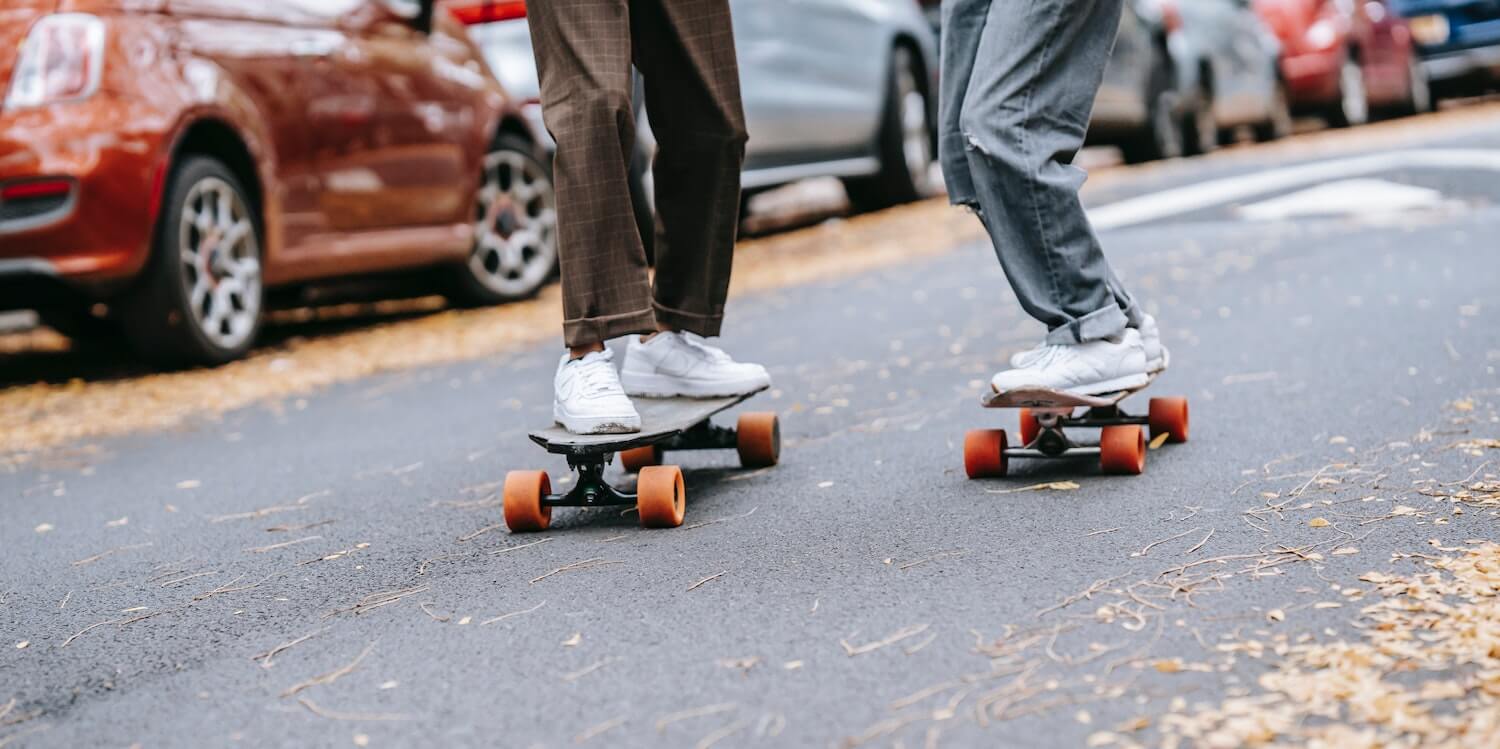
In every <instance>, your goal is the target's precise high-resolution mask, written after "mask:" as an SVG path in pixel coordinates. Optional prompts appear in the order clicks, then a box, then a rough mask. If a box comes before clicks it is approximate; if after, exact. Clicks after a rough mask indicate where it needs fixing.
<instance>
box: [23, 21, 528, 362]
mask: <svg viewBox="0 0 1500 749" xmlns="http://www.w3.org/2000/svg"><path fill="white" fill-rule="evenodd" d="M0 1H3V5H0V91H4V92H5V99H4V103H3V108H0V311H4V310H6V309H17V308H29V309H36V310H38V311H39V312H40V313H41V314H42V316H43V319H44V320H46V321H48V322H49V323H50V324H52V325H53V326H54V327H57V328H59V329H62V330H64V331H65V332H70V333H73V334H79V335H82V334H85V333H89V332H90V331H97V330H101V329H103V330H115V331H123V333H124V334H125V335H126V336H127V338H128V339H129V340H130V341H131V342H132V343H133V344H134V345H135V347H136V348H138V349H139V350H140V351H141V352H142V353H143V354H145V355H148V356H150V357H151V358H153V359H155V360H158V361H161V362H166V363H172V364H199V363H209V364H211V363H217V362H223V361H227V360H229V359H233V358H235V357H237V356H240V355H242V354H244V353H245V352H246V351H247V350H248V349H249V347H250V346H251V345H252V343H253V341H254V339H255V336H256V333H257V330H258V328H259V326H260V320H261V317H262V311H263V309H264V307H265V303H266V291H267V289H268V288H273V287H282V288H296V287H300V286H305V285H308V284H312V283H317V282H324V281H327V280H328V279H331V278H334V277H344V276H350V275H365V274H375V273H391V272H397V271H400V272H403V273H409V272H410V271H411V270H412V269H418V268H421V269H429V268H430V269H432V270H433V272H434V273H433V275H434V276H435V277H436V278H438V279H439V280H440V281H441V282H442V283H443V284H445V286H444V287H443V289H444V290H445V291H446V292H447V293H448V294H449V295H450V296H451V297H452V298H454V299H456V300H458V301H460V302H462V303H466V304H484V303H493V302H499V301H503V300H506V299H513V298H518V297H523V296H526V295H529V294H531V293H533V292H534V291H535V290H536V289H537V288H539V287H540V286H541V285H543V284H544V283H545V282H546V281H547V280H548V279H549V278H550V277H551V275H552V273H553V270H554V267H555V264H556V258H557V252H556V232H555V217H554V214H553V202H552V200H553V197H552V186H551V182H550V179H549V177H548V171H547V168H546V166H545V164H544V162H543V161H541V160H539V159H538V156H537V148H536V145H535V139H534V137H533V132H532V130H531V129H530V127H529V126H528V124H527V122H526V120H525V119H524V118H523V117H522V115H521V113H520V111H519V110H518V109H517V107H516V106H514V105H513V104H512V103H511V102H510V101H508V100H507V98H506V95H505V94H504V92H503V91H502V90H501V87H500V85H499V84H498V83H497V82H496V81H495V79H494V77H493V76H492V75H491V73H490V71H489V69H488V68H487V67H486V65H485V63H484V59H483V57H482V56H481V54H480V52H479V51H478V50H477V49H476V48H475V47H474V45H473V44H472V43H471V42H470V40H469V38H468V36H467V34H466V32H465V30H464V27H463V26H462V25H461V24H460V23H458V22H457V21H456V20H455V19H453V18H452V17H450V16H449V15H448V14H447V13H438V14H436V17H434V15H433V11H432V3H431V2H420V3H419V2H414V1H411V0H401V1H398V0H317V2H313V1H311V0H0Z"/></svg>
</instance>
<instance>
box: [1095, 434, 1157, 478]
mask: <svg viewBox="0 0 1500 749" xmlns="http://www.w3.org/2000/svg"><path fill="white" fill-rule="evenodd" d="M1099 465H1100V467H1102V468H1103V469H1104V472H1105V473H1122V474H1126V475H1130V476H1134V475H1136V474H1138V473H1140V472H1141V471H1144V470H1146V433H1145V432H1144V431H1143V430H1142V429H1141V428H1140V427H1139V426H1136V425H1134V424H1128V425H1124V426H1110V427H1104V429H1102V430H1100V432H1099Z"/></svg>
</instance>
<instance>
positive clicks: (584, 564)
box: [531, 557, 624, 584]
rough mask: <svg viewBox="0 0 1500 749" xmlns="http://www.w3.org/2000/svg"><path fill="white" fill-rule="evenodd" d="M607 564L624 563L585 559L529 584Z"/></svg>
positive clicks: (537, 578)
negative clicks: (564, 573)
mask: <svg viewBox="0 0 1500 749" xmlns="http://www.w3.org/2000/svg"><path fill="white" fill-rule="evenodd" d="M609 564H624V562H621V561H618V560H609V559H605V558H604V557H595V558H593V559H585V560H583V561H581V562H573V563H572V564H565V565H563V566H561V567H558V568H557V569H555V570H552V571H551V572H548V573H547V574H545V575H541V576H539V577H534V578H532V579H531V582H532V584H536V583H539V582H541V581H543V580H546V579H547V578H549V577H552V576H553V575H557V574H561V573H563V572H575V571H577V570H586V569H589V568H591V567H603V566H605V565H609Z"/></svg>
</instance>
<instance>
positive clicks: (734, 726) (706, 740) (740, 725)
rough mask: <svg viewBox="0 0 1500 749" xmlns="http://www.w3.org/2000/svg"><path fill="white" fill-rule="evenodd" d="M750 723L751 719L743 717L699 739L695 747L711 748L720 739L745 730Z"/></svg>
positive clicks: (698, 748) (696, 748) (701, 748)
mask: <svg viewBox="0 0 1500 749" xmlns="http://www.w3.org/2000/svg"><path fill="white" fill-rule="evenodd" d="M749 725H750V721H749V720H747V719H745V718H741V719H739V720H737V721H735V722H733V723H730V724H729V725H727V726H724V727H723V728H720V729H719V730H717V731H714V732H713V733H710V734H708V735H707V736H704V737H703V738H701V739H699V740H698V743H697V745H696V746H695V747H694V749H709V747H712V746H713V745H714V744H717V743H719V742H720V741H723V740H724V739H727V738H729V737H730V736H733V735H734V734H736V733H739V732H740V731H743V730H745V729H746V728H747V727H749Z"/></svg>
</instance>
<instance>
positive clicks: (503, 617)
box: [479, 601, 547, 627]
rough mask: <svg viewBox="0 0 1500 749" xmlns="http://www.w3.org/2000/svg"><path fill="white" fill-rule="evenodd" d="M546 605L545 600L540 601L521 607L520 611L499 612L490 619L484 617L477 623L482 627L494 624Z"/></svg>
mask: <svg viewBox="0 0 1500 749" xmlns="http://www.w3.org/2000/svg"><path fill="white" fill-rule="evenodd" d="M546 605H547V602H546V601H542V602H541V603H539V604H537V605H535V606H532V607H531V608H529V609H522V610H521V611H512V612H510V613H509V614H501V615H499V616H497V617H494V618H492V619H485V620H484V621H482V622H480V623H479V626H481V627H483V626H485V625H487V624H494V623H495V622H503V621H505V620H506V619H509V618H511V617H513V616H520V615H522V614H530V613H531V612H533V611H536V610H537V609H539V608H541V607H543V606H546Z"/></svg>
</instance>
